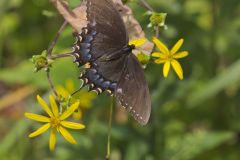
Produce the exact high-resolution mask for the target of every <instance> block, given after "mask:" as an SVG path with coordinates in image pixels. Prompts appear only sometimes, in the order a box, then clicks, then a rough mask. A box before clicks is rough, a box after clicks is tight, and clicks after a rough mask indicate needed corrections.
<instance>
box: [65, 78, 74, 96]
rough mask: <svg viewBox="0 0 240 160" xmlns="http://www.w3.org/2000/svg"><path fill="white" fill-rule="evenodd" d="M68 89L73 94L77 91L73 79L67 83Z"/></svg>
mask: <svg viewBox="0 0 240 160" xmlns="http://www.w3.org/2000/svg"><path fill="white" fill-rule="evenodd" d="M66 89H67V91H68V92H69V93H73V92H74V91H75V87H74V83H73V81H72V80H71V79H68V80H67V81H66Z"/></svg>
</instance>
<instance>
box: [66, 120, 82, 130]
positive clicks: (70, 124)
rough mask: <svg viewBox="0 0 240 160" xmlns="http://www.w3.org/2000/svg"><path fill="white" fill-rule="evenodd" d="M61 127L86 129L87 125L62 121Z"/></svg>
mask: <svg viewBox="0 0 240 160" xmlns="http://www.w3.org/2000/svg"><path fill="white" fill-rule="evenodd" d="M61 125H62V126H64V127H66V128H70V129H83V128H85V125H83V124H79V123H74V122H69V121H62V122H61Z"/></svg>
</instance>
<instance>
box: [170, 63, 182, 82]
mask: <svg viewBox="0 0 240 160" xmlns="http://www.w3.org/2000/svg"><path fill="white" fill-rule="evenodd" d="M171 64H172V66H173V69H174V71H175V72H176V73H177V75H178V77H179V79H181V80H182V79H183V70H182V67H181V64H180V63H179V62H178V61H176V60H172V61H171Z"/></svg>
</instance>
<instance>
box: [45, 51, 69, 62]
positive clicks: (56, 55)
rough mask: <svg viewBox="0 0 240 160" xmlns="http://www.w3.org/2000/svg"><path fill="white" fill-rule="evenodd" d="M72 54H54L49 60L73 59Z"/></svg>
mask: <svg viewBox="0 0 240 160" xmlns="http://www.w3.org/2000/svg"><path fill="white" fill-rule="evenodd" d="M72 56H73V55H72V52H69V53H64V54H54V55H51V56H49V57H48V58H49V59H52V60H56V59H61V58H66V57H72Z"/></svg>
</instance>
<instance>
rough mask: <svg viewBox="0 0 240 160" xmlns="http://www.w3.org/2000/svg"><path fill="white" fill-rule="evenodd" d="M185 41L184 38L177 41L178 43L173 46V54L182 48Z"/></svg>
mask: <svg viewBox="0 0 240 160" xmlns="http://www.w3.org/2000/svg"><path fill="white" fill-rule="evenodd" d="M183 41H184V40H183V39H180V40H178V41H177V43H176V44H175V45H174V46H173V48H172V49H171V51H170V53H171V55H173V54H175V53H176V52H177V51H178V50H179V48H181V46H182V44H183Z"/></svg>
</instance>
